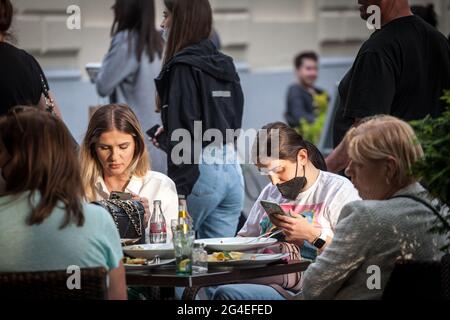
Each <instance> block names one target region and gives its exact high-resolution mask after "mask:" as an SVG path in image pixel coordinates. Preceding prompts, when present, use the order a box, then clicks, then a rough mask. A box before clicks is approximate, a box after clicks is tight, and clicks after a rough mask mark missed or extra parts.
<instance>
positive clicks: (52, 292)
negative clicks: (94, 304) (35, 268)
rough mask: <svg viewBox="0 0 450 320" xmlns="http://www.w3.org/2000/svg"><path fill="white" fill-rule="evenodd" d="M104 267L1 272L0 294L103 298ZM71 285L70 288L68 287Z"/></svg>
mask: <svg viewBox="0 0 450 320" xmlns="http://www.w3.org/2000/svg"><path fill="white" fill-rule="evenodd" d="M107 275H108V273H107V271H106V270H105V269H104V268H90V269H80V272H79V276H80V277H79V284H80V286H79V288H73V287H74V285H76V284H77V282H76V278H75V277H76V276H77V273H76V272H74V273H68V272H67V271H66V270H64V271H46V272H20V273H0V298H1V299H13V300H15V299H20V300H105V299H107V297H108V294H107V293H108V291H107ZM69 288H73V289H69Z"/></svg>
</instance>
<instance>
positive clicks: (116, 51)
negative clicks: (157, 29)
mask: <svg viewBox="0 0 450 320" xmlns="http://www.w3.org/2000/svg"><path fill="white" fill-rule="evenodd" d="M128 35H129V33H128V32H120V33H118V34H117V35H115V36H114V38H113V39H112V41H111V46H110V49H109V51H108V53H107V54H106V56H105V58H104V59H103V63H102V67H101V70H100V72H99V74H98V76H97V79H96V82H95V83H96V87H97V92H98V94H99V95H100V96H102V97H107V96H110V95H112V94H113V93H114V90H115V89H116V88H117V87H118V86H119V85H120V83H122V82H123V81H124V80H125V79H126V78H127V77H128V76H130V75H131V74H133V73H135V72H136V70H137V69H138V68H139V62H138V61H137V57H136V54H135V52H136V51H135V50H134V44H135V40H134V38H133V39H132V40H133V41H129V40H128Z"/></svg>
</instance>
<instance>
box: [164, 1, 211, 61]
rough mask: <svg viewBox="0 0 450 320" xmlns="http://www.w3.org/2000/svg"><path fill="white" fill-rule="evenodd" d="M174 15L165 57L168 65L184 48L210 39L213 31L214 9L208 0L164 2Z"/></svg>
mask: <svg viewBox="0 0 450 320" xmlns="http://www.w3.org/2000/svg"><path fill="white" fill-rule="evenodd" d="M164 5H165V6H166V8H167V9H168V10H169V11H170V12H171V14H172V26H171V28H170V35H169V39H168V40H167V47H166V52H165V56H164V64H166V63H167V62H168V61H169V60H170V59H171V58H172V57H173V56H174V55H176V54H177V53H178V52H180V51H181V50H183V49H184V48H186V47H188V46H190V45H192V44H195V43H197V42H200V41H201V40H204V39H208V38H209V37H210V35H211V31H212V21H213V18H212V9H211V5H210V4H209V1H208V0H164Z"/></svg>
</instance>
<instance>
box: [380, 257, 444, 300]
mask: <svg viewBox="0 0 450 320" xmlns="http://www.w3.org/2000/svg"><path fill="white" fill-rule="evenodd" d="M449 267H450V257H449V255H446V256H444V257H443V259H442V261H399V262H398V263H397V264H396V265H395V268H394V270H393V272H392V274H391V277H390V279H389V281H388V283H387V284H386V287H385V290H384V292H383V300H407V299H408V300H416V299H422V300H443V299H445V300H448V299H450V270H449Z"/></svg>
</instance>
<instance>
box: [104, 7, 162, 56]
mask: <svg viewBox="0 0 450 320" xmlns="http://www.w3.org/2000/svg"><path fill="white" fill-rule="evenodd" d="M125 30H128V31H130V32H136V34H137V35H138V38H137V41H136V55H137V60H138V61H141V57H142V53H143V52H144V51H145V52H146V53H147V55H148V56H149V58H150V62H153V61H154V60H155V57H156V56H158V57H159V58H161V56H162V52H163V47H164V44H163V39H162V37H161V34H160V33H159V32H158V30H156V27H155V2H154V0H116V2H115V4H114V23H113V25H112V29H111V35H112V36H115V35H116V34H117V33H119V32H122V31H125ZM129 37H130V38H129V41H130V43H131V39H132V38H131V37H132V35H131V34H130V35H129Z"/></svg>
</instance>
